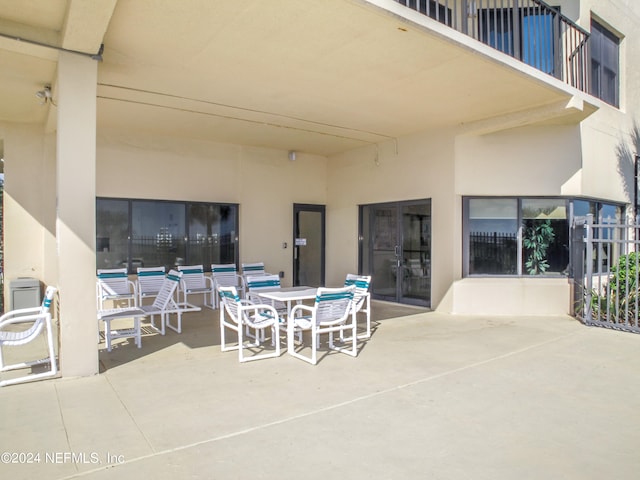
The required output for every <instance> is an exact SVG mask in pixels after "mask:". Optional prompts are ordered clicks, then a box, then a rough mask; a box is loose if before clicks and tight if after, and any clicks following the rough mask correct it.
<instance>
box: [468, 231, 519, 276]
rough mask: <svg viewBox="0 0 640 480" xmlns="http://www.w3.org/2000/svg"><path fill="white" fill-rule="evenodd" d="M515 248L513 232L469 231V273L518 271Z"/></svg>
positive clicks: (513, 272)
mask: <svg viewBox="0 0 640 480" xmlns="http://www.w3.org/2000/svg"><path fill="white" fill-rule="evenodd" d="M517 250H518V243H517V236H516V234H515V233H498V232H471V233H470V234H469V273H470V274H471V275H482V274H487V275H491V274H500V275H515V274H516V273H517V272H518V254H517Z"/></svg>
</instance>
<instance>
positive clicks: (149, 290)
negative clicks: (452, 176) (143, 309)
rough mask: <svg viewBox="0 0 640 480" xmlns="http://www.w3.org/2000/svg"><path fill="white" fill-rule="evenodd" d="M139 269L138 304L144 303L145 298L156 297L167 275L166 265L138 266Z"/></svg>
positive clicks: (137, 280)
mask: <svg viewBox="0 0 640 480" xmlns="http://www.w3.org/2000/svg"><path fill="white" fill-rule="evenodd" d="M137 271H138V278H137V279H136V290H137V293H138V305H142V301H143V300H144V299H145V298H155V297H156V295H158V292H159V291H160V288H161V287H162V283H163V282H164V277H165V276H166V269H165V268H164V267H138V269H137Z"/></svg>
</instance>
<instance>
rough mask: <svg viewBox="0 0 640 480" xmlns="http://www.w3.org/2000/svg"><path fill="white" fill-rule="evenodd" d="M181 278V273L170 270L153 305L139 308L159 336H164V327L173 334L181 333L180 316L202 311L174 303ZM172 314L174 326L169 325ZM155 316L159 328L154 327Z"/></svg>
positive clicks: (182, 276)
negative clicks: (157, 317) (158, 321)
mask: <svg viewBox="0 0 640 480" xmlns="http://www.w3.org/2000/svg"><path fill="white" fill-rule="evenodd" d="M182 278H184V274H183V272H181V271H179V270H178V271H176V270H170V271H169V273H167V276H166V277H165V278H164V281H163V282H162V287H161V288H160V291H159V292H158V295H157V296H156V299H155V301H154V302H153V304H152V305H142V306H140V308H141V309H142V310H144V312H145V313H146V314H147V315H149V316H150V317H151V326H152V327H153V328H154V329H156V330H157V331H158V332H160V334H161V335H164V334H165V327H167V328H170V329H171V330H173V331H174V332H177V333H182V314H183V313H185V312H199V311H200V310H202V309H201V308H200V307H197V306H194V305H188V306H185V305H184V304H180V303H178V302H176V300H175V298H174V294H175V293H176V290H177V288H178V285H179V283H180V281H181V279H182ZM173 314H175V315H176V320H177V323H176V324H175V325H173V324H172V323H171V315H173ZM156 315H159V316H160V327H156V324H155V316H156Z"/></svg>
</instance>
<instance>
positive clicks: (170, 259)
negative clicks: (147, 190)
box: [131, 200, 186, 270]
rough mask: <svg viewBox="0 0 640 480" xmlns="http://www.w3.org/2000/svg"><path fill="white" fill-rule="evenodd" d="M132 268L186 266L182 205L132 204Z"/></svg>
mask: <svg viewBox="0 0 640 480" xmlns="http://www.w3.org/2000/svg"><path fill="white" fill-rule="evenodd" d="M131 224H132V227H131V228H132V232H131V257H132V268H133V269H134V270H135V268H136V267H138V266H147V267H153V266H162V265H164V266H165V267H166V268H167V269H169V268H174V267H175V266H176V265H184V264H186V261H185V257H186V248H185V241H184V239H185V236H186V234H185V205H184V204H182V203H174V202H156V201H144V200H136V201H134V202H132V217H131Z"/></svg>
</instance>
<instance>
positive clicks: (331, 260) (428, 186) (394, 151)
mask: <svg viewBox="0 0 640 480" xmlns="http://www.w3.org/2000/svg"><path fill="white" fill-rule="evenodd" d="M453 151H454V143H453V132H451V131H439V132H430V133H427V134H423V135H412V136H407V137H402V138H399V139H398V140H397V141H388V142H385V143H383V144H380V145H379V147H378V149H377V150H376V148H375V147H366V148H361V149H355V150H351V151H349V152H345V153H343V154H340V155H335V156H333V157H331V158H330V160H329V169H328V172H329V173H328V183H327V188H328V196H327V236H328V241H327V283H333V284H337V283H339V282H340V281H341V280H343V279H344V276H345V274H346V273H348V272H356V271H357V266H358V206H359V205H366V204H371V203H383V202H392V201H403V200H414V199H425V198H430V199H432V204H431V215H432V232H433V236H432V303H434V304H437V302H439V300H440V298H441V297H442V295H444V292H445V291H446V289H447V288H448V285H449V284H450V283H451V281H452V279H453V278H454V275H455V271H456V270H457V268H456V261H457V259H455V258H454V255H453V252H454V250H455V248H456V243H458V241H457V240H456V239H457V238H459V235H458V232H457V225H458V224H459V221H457V218H458V213H457V212H459V208H458V203H459V202H458V200H457V199H456V197H455V195H454V192H453V171H454V170H453V166H454V163H453Z"/></svg>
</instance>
